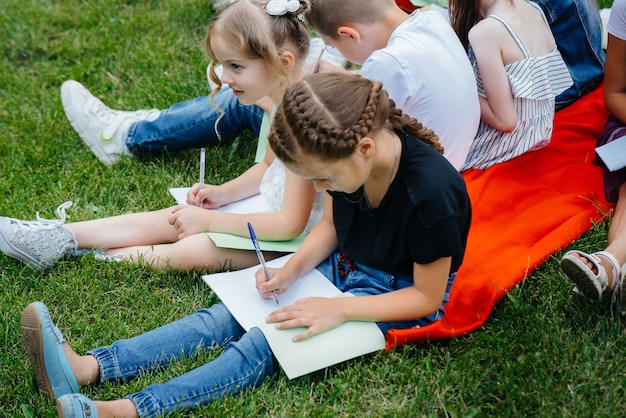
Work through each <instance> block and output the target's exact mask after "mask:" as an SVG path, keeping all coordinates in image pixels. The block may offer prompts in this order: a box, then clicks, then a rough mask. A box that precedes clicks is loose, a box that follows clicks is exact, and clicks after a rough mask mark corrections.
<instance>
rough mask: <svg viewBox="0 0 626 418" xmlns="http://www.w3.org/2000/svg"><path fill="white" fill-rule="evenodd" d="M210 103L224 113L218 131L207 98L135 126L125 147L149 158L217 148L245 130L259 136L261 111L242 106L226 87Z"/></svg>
mask: <svg viewBox="0 0 626 418" xmlns="http://www.w3.org/2000/svg"><path fill="white" fill-rule="evenodd" d="M213 101H214V102H215V105H216V106H217V107H219V108H220V109H223V110H224V112H225V113H224V116H223V117H222V119H220V121H219V123H218V126H217V129H216V127H215V122H216V121H217V119H218V118H219V116H220V113H219V112H218V111H217V110H215V108H214V107H213V106H212V105H211V101H210V99H209V96H202V97H198V98H195V99H192V100H188V101H185V102H181V103H177V104H175V105H173V106H172V107H170V108H169V109H166V110H163V111H161V113H160V115H159V117H158V118H157V119H156V120H154V121H140V122H137V123H134V124H133V125H131V127H130V129H129V131H128V133H127V134H126V146H127V147H128V149H129V150H130V152H131V153H133V154H134V155H150V154H151V153H157V152H162V151H164V150H167V151H170V152H172V151H180V150H183V149H190V148H200V147H204V146H207V145H209V144H218V143H219V142H220V138H221V139H223V140H228V139H232V138H234V137H236V136H237V135H239V134H240V133H241V132H243V131H244V130H246V129H249V130H250V131H252V132H253V133H254V134H256V135H258V133H259V130H260V129H261V122H262V120H263V109H261V108H260V107H258V106H256V105H247V106H246V105H243V104H241V103H240V102H239V100H238V99H237V97H235V95H234V94H233V92H232V90H231V89H230V88H228V87H224V88H223V89H222V90H220V91H219V92H218V93H217V94H216V96H215V97H214V98H213ZM217 132H219V136H218V134H217Z"/></svg>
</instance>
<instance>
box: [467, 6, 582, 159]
mask: <svg viewBox="0 0 626 418" xmlns="http://www.w3.org/2000/svg"><path fill="white" fill-rule="evenodd" d="M530 4H532V5H533V6H535V7H537V9H538V10H539V11H540V12H541V15H542V16H543V19H544V21H545V22H546V26H548V22H547V21H546V18H545V15H544V14H543V12H542V11H541V8H539V6H537V5H536V4H535V3H532V2H530ZM487 18H493V19H497V20H499V21H500V22H502V24H504V26H505V27H506V28H507V29H508V31H509V33H511V35H512V36H513V38H514V39H515V41H516V42H517V45H518V46H519V48H520V49H521V50H522V52H523V54H524V59H522V60H520V61H517V62H513V63H511V64H508V65H506V66H505V67H504V68H505V70H506V73H507V75H508V78H509V83H510V84H511V91H512V93H513V100H514V103H515V110H516V111H517V115H518V122H517V126H516V127H515V129H514V130H513V131H511V132H502V131H500V130H497V129H495V128H494V127H492V126H491V125H489V124H487V123H485V122H484V121H482V120H481V122H480V126H479V127H478V133H477V134H476V138H475V139H474V142H473V143H472V148H471V149H470V152H469V155H468V156H467V161H466V162H465V165H464V166H463V168H462V170H466V169H469V168H479V169H486V168H488V167H491V166H492V165H494V164H496V163H500V162H503V161H507V160H510V159H512V158H515V157H517V156H519V155H521V154H523V153H525V152H528V151H534V150H537V149H539V148H542V147H544V146H546V145H548V144H549V143H550V138H551V137H552V128H553V122H554V99H555V97H556V96H557V95H558V94H559V93H561V92H563V91H565V90H566V89H568V88H569V87H570V86H571V85H572V78H571V76H570V73H569V70H568V69H567V66H566V65H565V62H564V61H563V58H562V57H561V53H560V52H559V51H558V50H557V49H556V48H555V49H554V50H552V52H550V53H548V54H547V55H542V56H537V57H531V56H530V54H529V53H528V50H527V49H526V46H525V45H524V43H523V42H522V40H521V39H520V38H519V36H518V35H517V33H516V32H515V30H514V29H513V27H512V26H511V25H510V24H509V23H508V22H506V21H505V20H504V19H502V18H501V17H500V16H497V15H489V16H487ZM470 52H471V50H470ZM470 58H471V59H472V61H473V65H474V69H475V73H476V80H477V82H478V94H480V95H481V96H483V97H486V94H485V89H484V87H483V82H482V79H481V77H480V73H479V71H478V66H477V65H476V62H475V60H474V59H473V56H472V54H471V53H470Z"/></svg>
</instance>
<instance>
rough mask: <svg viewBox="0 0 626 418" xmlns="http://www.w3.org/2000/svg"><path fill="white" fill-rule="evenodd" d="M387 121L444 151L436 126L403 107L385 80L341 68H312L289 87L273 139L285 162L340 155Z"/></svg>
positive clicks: (277, 113)
mask: <svg viewBox="0 0 626 418" xmlns="http://www.w3.org/2000/svg"><path fill="white" fill-rule="evenodd" d="M385 127H388V128H390V129H394V130H401V131H404V132H406V133H407V134H408V135H411V136H413V137H415V138H417V139H418V140H420V141H422V142H424V143H425V144H427V145H429V146H431V147H432V148H434V149H435V150H437V151H438V152H440V153H443V147H442V146H441V144H440V143H439V138H438V137H437V136H436V135H435V134H434V132H433V131H432V130H430V129H427V128H425V127H424V126H423V125H422V124H421V123H419V122H418V121H417V120H415V119H413V118H411V117H409V116H408V115H405V114H404V113H403V112H402V111H401V110H400V109H398V108H397V107H396V105H395V103H394V102H393V100H391V99H389V97H388V95H387V92H386V91H385V90H383V89H382V84H381V83H380V82H373V81H370V80H368V79H366V78H363V77H361V76H359V75H349V74H338V73H321V74H311V75H308V76H306V77H304V79H303V80H302V81H299V82H296V83H294V84H292V85H291V86H289V87H288V88H287V90H286V91H285V95H284V97H283V100H282V102H281V104H280V106H279V107H278V109H277V111H276V115H275V116H274V121H273V124H272V131H271V132H270V135H269V143H270V146H271V147H272V150H273V151H274V153H275V154H276V156H277V157H278V158H279V159H280V160H281V161H282V162H283V163H285V164H298V163H299V162H300V161H301V160H302V157H303V155H304V154H306V155H315V156H317V157H321V158H322V159H324V160H327V161H335V160H338V159H342V158H345V157H348V156H350V155H351V154H352V153H353V152H354V150H355V149H356V146H357V144H358V143H359V141H360V140H361V138H363V137H365V136H369V135H370V133H372V132H377V131H379V130H381V129H383V128H385Z"/></svg>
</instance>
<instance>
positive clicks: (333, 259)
mask: <svg viewBox="0 0 626 418" xmlns="http://www.w3.org/2000/svg"><path fill="white" fill-rule="evenodd" d="M316 269H317V270H318V271H319V272H320V273H322V274H323V275H324V276H326V277H327V278H328V280H330V281H331V282H333V284H334V285H335V286H336V287H337V288H338V289H339V290H341V291H342V292H348V293H352V294H353V295H355V296H368V295H379V294H381V293H388V292H393V291H394V290H398V289H404V288H405V287H409V286H413V278H412V277H409V276H407V275H404V274H391V273H387V272H385V271H382V270H377V269H374V268H371V267H368V266H365V265H363V264H361V263H357V262H355V261H352V260H351V259H349V258H346V257H345V256H344V255H343V254H341V253H340V252H335V253H333V254H331V256H330V257H329V258H328V259H327V260H326V261H324V262H323V263H320V264H319V265H318V266H317V267H316ZM455 277H456V273H452V274H451V275H450V277H448V284H447V286H446V293H445V295H444V297H443V301H442V303H441V306H440V307H439V309H438V310H437V311H435V312H434V313H433V314H431V315H429V316H427V317H425V318H420V319H415V320H410V321H398V322H377V323H376V324H377V325H378V328H380V330H381V331H382V332H383V334H387V331H388V330H389V329H391V328H394V329H404V328H416V327H420V326H424V325H427V324H428V323H430V322H433V321H436V320H439V319H441V318H443V314H444V306H445V304H446V303H447V302H448V301H449V299H450V288H451V287H452V283H453V282H454V278H455Z"/></svg>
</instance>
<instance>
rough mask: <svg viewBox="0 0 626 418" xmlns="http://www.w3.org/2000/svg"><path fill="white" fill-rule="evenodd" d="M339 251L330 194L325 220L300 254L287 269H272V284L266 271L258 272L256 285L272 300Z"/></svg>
mask: <svg viewBox="0 0 626 418" xmlns="http://www.w3.org/2000/svg"><path fill="white" fill-rule="evenodd" d="M335 248H337V232H336V231H335V225H334V224H333V215H332V197H331V196H329V195H326V199H325V201H324V215H323V217H322V219H321V220H320V222H319V223H318V224H317V225H315V227H314V228H313V229H312V230H311V232H309V235H307V237H306V239H305V240H304V242H303V243H302V245H301V246H300V248H299V249H298V251H296V253H295V254H294V255H293V257H291V259H289V261H288V262H287V263H286V264H285V266H284V267H282V268H280V269H269V270H270V274H271V275H272V278H271V280H270V281H266V279H265V274H264V272H263V271H262V270H259V271H257V273H256V283H257V289H258V290H259V293H260V294H261V295H262V296H263V297H265V298H271V297H272V293H271V291H272V290H276V291H277V292H279V293H282V292H284V291H285V290H287V288H289V286H290V285H291V283H293V282H294V281H295V280H297V279H298V278H299V277H301V276H302V275H304V274H305V273H307V272H308V271H310V270H312V269H314V268H315V266H317V265H318V264H319V263H321V262H322V261H324V260H325V259H326V258H328V256H329V255H330V254H331V253H332V252H333V251H334V250H335Z"/></svg>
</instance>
